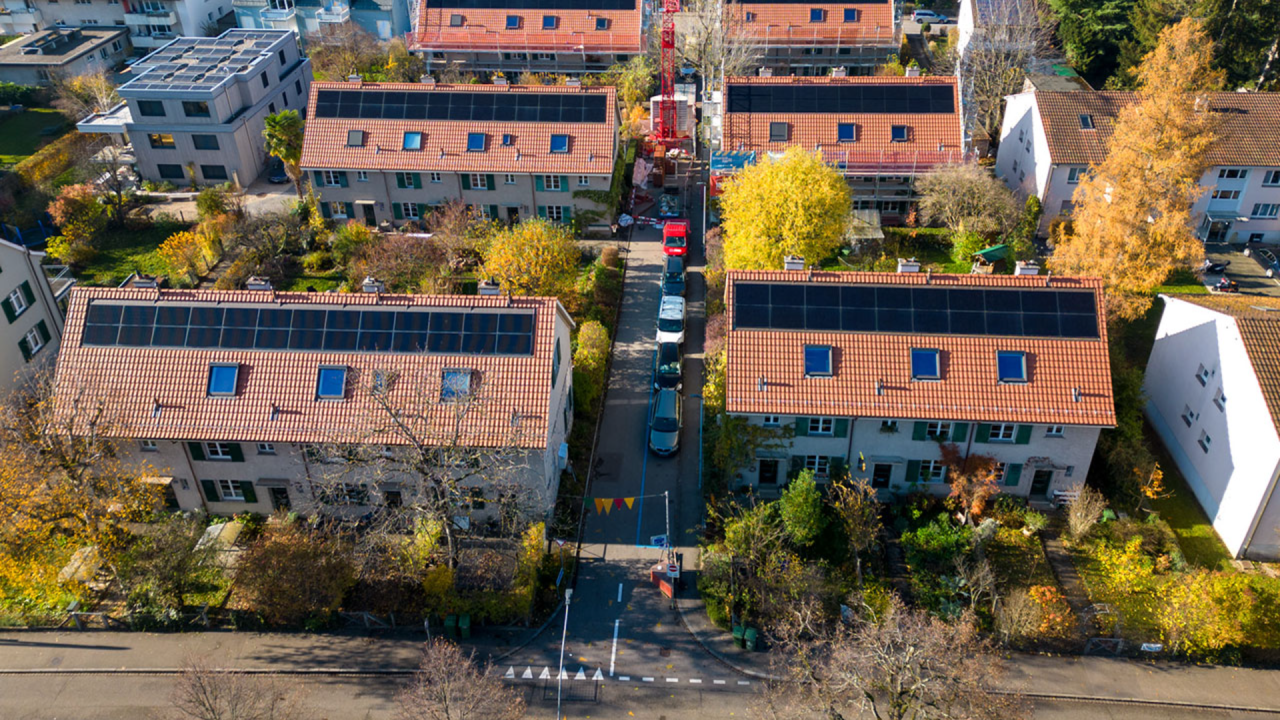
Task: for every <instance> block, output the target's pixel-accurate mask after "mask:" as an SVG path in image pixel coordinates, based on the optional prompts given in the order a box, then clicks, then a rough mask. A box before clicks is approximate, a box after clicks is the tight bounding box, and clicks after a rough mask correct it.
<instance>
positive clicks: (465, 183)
mask: <svg viewBox="0 0 1280 720" xmlns="http://www.w3.org/2000/svg"><path fill="white" fill-rule="evenodd" d="M461 177H462V189H463V190H470V189H471V173H462V176H461Z"/></svg>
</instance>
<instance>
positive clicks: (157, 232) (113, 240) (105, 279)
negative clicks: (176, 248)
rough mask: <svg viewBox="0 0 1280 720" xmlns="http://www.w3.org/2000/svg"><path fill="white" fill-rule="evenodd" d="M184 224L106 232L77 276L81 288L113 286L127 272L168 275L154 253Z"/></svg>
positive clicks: (162, 263)
mask: <svg viewBox="0 0 1280 720" xmlns="http://www.w3.org/2000/svg"><path fill="white" fill-rule="evenodd" d="M188 227H189V226H187V225H169V224H162V225H154V226H152V227H148V228H143V229H141V230H126V229H120V230H108V231H107V232H106V233H104V234H103V237H102V241H101V243H100V244H99V247H100V248H101V250H100V251H99V252H98V254H97V256H96V257H94V258H93V260H92V261H90V262H88V263H86V264H85V266H84V267H83V268H81V269H80V271H79V272H78V273H77V278H78V280H79V281H80V284H81V285H107V286H111V287H115V286H116V285H119V284H120V283H122V282H124V279H125V278H127V277H129V274H130V273H134V272H142V273H146V274H149V275H163V274H165V273H167V272H168V268H167V267H166V266H165V263H164V261H163V260H161V259H160V255H159V254H158V253H157V252H156V250H157V249H158V248H159V247H160V244H161V243H163V242H164V241H165V240H166V239H167V238H168V237H169V236H170V235H172V234H174V233H175V232H178V231H180V230H185V229H187V228H188Z"/></svg>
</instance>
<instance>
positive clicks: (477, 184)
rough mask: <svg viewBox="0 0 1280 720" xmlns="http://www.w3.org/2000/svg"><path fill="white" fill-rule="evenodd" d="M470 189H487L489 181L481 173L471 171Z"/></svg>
mask: <svg viewBox="0 0 1280 720" xmlns="http://www.w3.org/2000/svg"><path fill="white" fill-rule="evenodd" d="M470 180H471V189H472V190H488V189H489V181H488V179H487V178H486V176H485V175H483V174H482V173H471V177H470Z"/></svg>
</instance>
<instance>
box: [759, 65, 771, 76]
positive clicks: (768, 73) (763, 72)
mask: <svg viewBox="0 0 1280 720" xmlns="http://www.w3.org/2000/svg"><path fill="white" fill-rule="evenodd" d="M760 77H773V68H767V67H762V68H760Z"/></svg>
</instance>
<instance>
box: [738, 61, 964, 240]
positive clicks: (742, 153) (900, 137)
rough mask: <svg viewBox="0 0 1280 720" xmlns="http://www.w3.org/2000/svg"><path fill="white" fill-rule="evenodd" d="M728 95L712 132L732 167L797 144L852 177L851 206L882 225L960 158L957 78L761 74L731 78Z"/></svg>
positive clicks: (898, 215)
mask: <svg viewBox="0 0 1280 720" xmlns="http://www.w3.org/2000/svg"><path fill="white" fill-rule="evenodd" d="M724 92H725V98H724V100H725V101H724V111H723V113H722V115H721V116H720V117H718V118H715V119H714V120H713V127H714V130H715V132H716V134H717V135H718V141H719V142H718V144H719V151H720V153H721V155H720V157H723V158H729V159H730V162H729V163H728V166H729V167H732V165H733V164H735V163H736V164H741V163H751V162H755V161H756V160H758V159H759V158H761V157H762V156H764V155H772V154H781V153H783V152H785V151H786V149H787V148H789V147H791V146H793V145H794V146H799V147H801V148H804V149H806V150H816V151H818V152H820V153H822V156H823V157H824V158H825V159H826V160H827V162H829V163H831V164H832V165H833V166H835V167H836V168H837V169H838V170H839V171H840V172H841V174H843V175H844V176H845V177H846V178H847V179H848V181H849V186H850V188H851V189H852V191H853V205H854V208H855V209H858V210H874V211H878V212H879V213H880V216H881V218H882V219H883V220H884V221H886V222H890V223H892V222H901V221H902V220H903V219H905V217H906V216H907V214H908V213H909V212H910V210H911V208H912V207H913V206H914V205H915V203H916V201H917V196H916V192H915V181H916V178H918V177H920V176H921V175H923V174H925V173H927V172H929V171H931V170H932V169H933V168H935V167H937V166H939V165H943V164H947V163H958V162H963V161H964V160H965V159H966V154H965V152H964V150H963V147H962V144H961V135H960V109H959V102H958V98H957V97H956V79H955V78H954V77H880V76H876V77H844V76H840V75H839V74H837V75H836V76H831V77H823V78H816V77H815V78H802V77H772V76H770V75H768V74H767V73H766V74H763V75H761V76H757V77H732V78H729V79H728V80H727V81H726V83H725V90H724ZM713 162H714V161H713ZM714 168H715V166H714V165H713V169H714Z"/></svg>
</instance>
